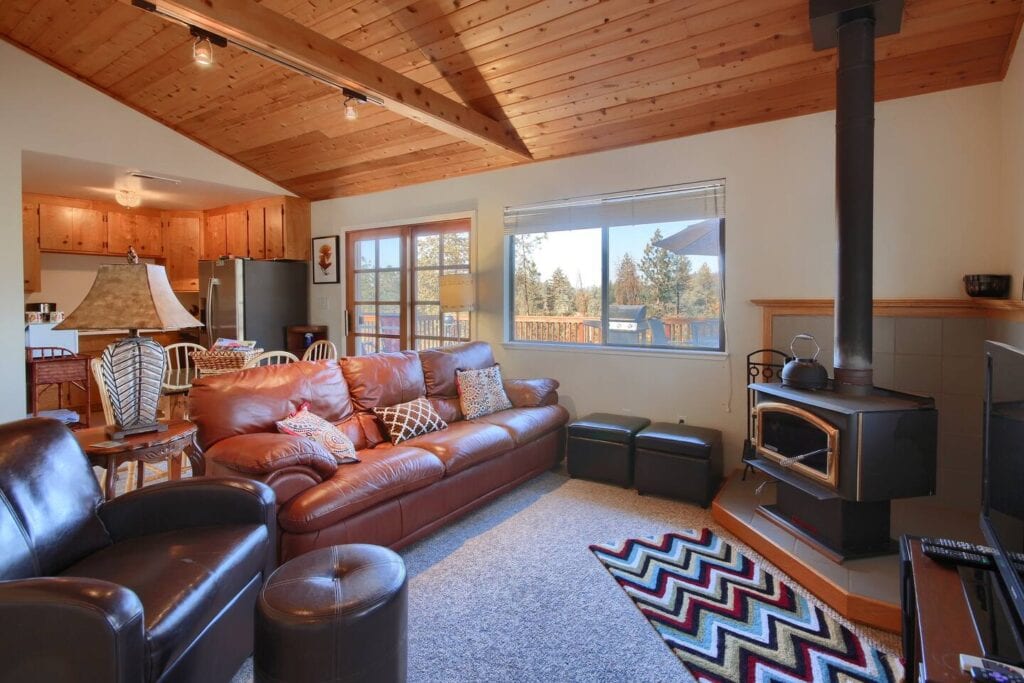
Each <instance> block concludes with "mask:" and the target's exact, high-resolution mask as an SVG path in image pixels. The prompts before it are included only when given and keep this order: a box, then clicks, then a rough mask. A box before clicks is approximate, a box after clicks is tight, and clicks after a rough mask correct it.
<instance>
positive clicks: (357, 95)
mask: <svg viewBox="0 0 1024 683" xmlns="http://www.w3.org/2000/svg"><path fill="white" fill-rule="evenodd" d="M341 94H342V95H344V96H345V118H346V119H347V120H349V121H355V120H356V119H358V118H359V110H358V109H356V105H357V104H361V103H363V102H366V101H367V99H368V98H367V97H366V95H364V94H363V93H361V92H356V91H355V90H349V89H348V88H344V87H343V88H342V89H341Z"/></svg>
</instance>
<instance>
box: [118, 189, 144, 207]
mask: <svg viewBox="0 0 1024 683" xmlns="http://www.w3.org/2000/svg"><path fill="white" fill-rule="evenodd" d="M114 199H116V200H117V203H118V204H120V205H121V206H124V207H126V208H129V209H134V208H135V207H136V206H138V205H139V204H141V203H142V196H141V195H140V194H139V193H138V192H136V191H135V190H118V191H117V194H115V195H114Z"/></svg>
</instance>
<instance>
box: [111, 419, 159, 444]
mask: <svg viewBox="0 0 1024 683" xmlns="http://www.w3.org/2000/svg"><path fill="white" fill-rule="evenodd" d="M166 431H167V423H165V422H154V423H153V424H148V425H135V426H134V427H127V428H122V427H118V426H117V425H107V438H108V439H110V440H112V441H120V440H121V439H123V438H124V437H126V436H132V435H134V434H146V433H149V432H166Z"/></svg>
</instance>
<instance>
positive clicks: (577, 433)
mask: <svg viewBox="0 0 1024 683" xmlns="http://www.w3.org/2000/svg"><path fill="white" fill-rule="evenodd" d="M649 424H651V421H650V420H648V419H647V418H646V417H630V416H628V415H612V414H610V413H591V414H590V415H587V416H586V417H582V418H580V419H578V420H576V421H575V422H571V423H569V439H568V445H567V446H566V461H567V467H568V468H569V476H570V477H579V478H581V479H596V480H597V481H606V482H609V483H612V484H618V485H619V486H625V487H627V488H628V487H629V485H630V483H631V482H632V481H633V437H635V436H636V434H637V432H639V431H640V430H641V429H643V428H644V427H646V426H647V425H649Z"/></svg>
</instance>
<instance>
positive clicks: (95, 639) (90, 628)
mask: <svg viewBox="0 0 1024 683" xmlns="http://www.w3.org/2000/svg"><path fill="white" fill-rule="evenodd" d="M144 650H145V626H144V619H143V612H142V603H141V602H140V601H139V598H138V596H137V595H136V594H135V593H133V592H132V591H130V590H128V589H127V588H124V587H123V586H118V585H116V584H113V583H110V582H108V581H100V580H97V579H86V578H77V577H47V578H32V579H20V580H15V581H2V582H0V657H2V661H3V662H4V665H3V666H4V673H3V676H2V678H3V679H4V680H12V681H83V682H84V681H115V682H117V683H121V682H124V683H129V682H134V681H141V680H143V678H144V676H145V669H144V661H145V656H144Z"/></svg>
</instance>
